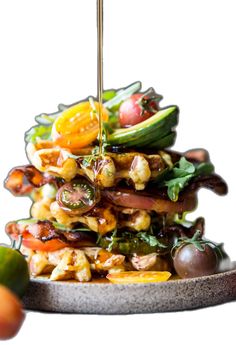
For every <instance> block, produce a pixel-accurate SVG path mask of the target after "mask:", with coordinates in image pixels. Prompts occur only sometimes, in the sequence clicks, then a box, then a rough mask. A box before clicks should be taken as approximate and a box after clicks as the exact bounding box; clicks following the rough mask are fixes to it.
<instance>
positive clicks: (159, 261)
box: [5, 82, 229, 283]
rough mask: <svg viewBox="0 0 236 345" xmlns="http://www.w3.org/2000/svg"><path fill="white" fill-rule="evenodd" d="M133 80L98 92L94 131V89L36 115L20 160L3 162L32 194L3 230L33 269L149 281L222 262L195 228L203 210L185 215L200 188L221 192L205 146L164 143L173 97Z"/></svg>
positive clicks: (170, 128) (55, 276) (17, 185)
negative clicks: (22, 213)
mask: <svg viewBox="0 0 236 345" xmlns="http://www.w3.org/2000/svg"><path fill="white" fill-rule="evenodd" d="M141 87H142V86H141V83H140V82H136V83H134V84H132V85H130V86H128V87H126V88H122V89H119V90H107V91H105V92H104V94H103V105H102V109H100V110H101V114H102V119H103V124H102V137H100V138H99V120H98V110H99V107H100V105H99V104H98V102H97V101H96V100H95V99H94V98H93V97H89V98H88V99H86V100H83V101H80V102H77V103H75V104H73V105H70V106H65V105H63V104H60V105H59V106H58V111H57V112H55V113H53V114H45V113H43V114H40V115H38V116H36V118H35V120H36V122H37V125H36V126H34V127H32V128H31V129H30V130H29V131H27V132H26V135H25V140H26V153H27V157H28V160H29V164H28V165H25V166H19V167H16V168H14V169H12V170H11V171H10V173H9V175H8V177H7V179H6V181H5V186H6V188H7V189H8V190H9V191H10V192H11V193H12V194H13V195H15V196H28V197H30V198H31V200H32V207H31V210H30V218H27V219H21V220H17V221H14V222H10V223H8V224H7V226H6V232H7V234H8V235H9V236H10V238H11V239H13V240H19V239H20V240H22V245H21V252H22V253H23V254H24V255H26V257H27V260H28V263H29V268H30V272H31V274H32V275H33V276H40V275H43V274H47V275H49V277H50V279H51V280H55V281H56V280H67V279H75V280H78V281H80V282H87V281H90V280H91V279H92V278H98V277H106V278H107V279H108V280H110V281H111V282H113V283H130V282H131V283H137V282H158V281H165V280H168V279H169V278H170V277H171V275H178V277H180V278H191V277H199V276H203V275H210V274H214V273H216V272H219V271H220V270H222V269H224V267H226V265H225V263H226V262H229V259H228V257H227V254H226V253H225V251H224V250H223V248H222V245H217V244H216V243H214V242H212V241H210V240H208V239H206V238H205V237H204V219H203V218H198V219H196V220H195V221H194V222H190V221H189V220H187V219H186V215H187V214H188V213H189V212H191V211H193V210H195V208H196V206H197V191H198V190H199V188H201V187H203V188H208V189H211V190H212V191H214V192H215V193H216V194H218V195H225V194H226V193H227V185H226V183H225V182H224V180H223V179H222V178H221V177H220V176H218V175H217V174H215V172H214V166H213V165H212V163H211V162H210V160H209V155H208V153H207V151H206V150H204V149H193V150H189V151H186V152H184V153H182V152H176V151H173V150H170V147H171V146H172V145H173V144H174V141H175V137H176V131H175V128H176V126H177V124H178V113H179V110H178V107H177V106H169V107H164V108H162V107H161V106H160V101H161V100H162V97H161V96H160V95H158V94H157V93H156V92H155V90H154V89H153V88H150V89H148V90H147V91H146V92H143V91H141ZM99 142H100V143H101V142H102V146H100V147H99Z"/></svg>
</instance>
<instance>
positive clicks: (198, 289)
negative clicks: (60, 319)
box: [24, 269, 236, 314]
mask: <svg viewBox="0 0 236 345" xmlns="http://www.w3.org/2000/svg"><path fill="white" fill-rule="evenodd" d="M233 300H236V269H233V270H231V271H228V272H224V273H219V274H215V275H212V276H207V277H201V278H192V279H180V280H171V281H168V282H164V283H149V284H142V283H140V284H122V285H116V284H112V283H105V282H104V281H103V282H102V281H101V282H100V281H97V282H91V283H78V282H73V281H71V282H70V281H68V282H52V281H50V280H49V279H47V278H46V277H41V278H35V279H32V280H31V283H30V285H29V288H28V290H27V293H26V295H25V297H24V304H25V307H26V309H31V310H40V311H49V312H61V313H78V314H132V313H155V312H168V311H177V310H188V309H195V308H203V307H207V306H211V305H216V304H221V303H225V302H229V301H233Z"/></svg>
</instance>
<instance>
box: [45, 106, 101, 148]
mask: <svg viewBox="0 0 236 345" xmlns="http://www.w3.org/2000/svg"><path fill="white" fill-rule="evenodd" d="M94 106H95V109H96V110H95V109H93V108H92V105H91V103H90V102H81V103H78V104H76V105H74V106H72V107H70V108H68V109H66V110H65V111H63V113H62V114H61V115H60V116H59V117H58V118H57V119H56V121H55V122H54V124H53V128H52V138H53V141H54V142H55V144H57V145H59V146H61V147H64V148H69V149H79V148H83V147H86V146H88V145H90V144H91V143H92V142H93V141H94V140H95V139H96V138H97V136H98V131H99V123H98V116H97V113H98V110H99V103H98V102H94ZM102 119H103V121H107V120H108V112H107V110H106V109H105V108H104V107H102Z"/></svg>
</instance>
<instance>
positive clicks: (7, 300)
mask: <svg viewBox="0 0 236 345" xmlns="http://www.w3.org/2000/svg"><path fill="white" fill-rule="evenodd" d="M0 305H1V308H0V340H7V339H10V338H12V337H14V336H15V335H16V334H17V333H18V331H19V329H20V327H21V325H22V323H23V321H24V318H25V314H24V312H23V310H22V304H21V302H20V300H19V299H18V298H17V297H16V295H14V294H13V293H12V292H11V291H10V290H8V289H7V288H6V287H4V286H2V285H0Z"/></svg>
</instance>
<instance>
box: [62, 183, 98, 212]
mask: <svg viewBox="0 0 236 345" xmlns="http://www.w3.org/2000/svg"><path fill="white" fill-rule="evenodd" d="M96 201H97V198H96V189H95V187H94V186H93V185H92V184H91V183H90V182H89V181H88V180H87V179H85V178H82V177H81V178H78V179H76V180H73V181H71V182H68V183H66V184H64V185H63V186H62V187H61V188H60V189H59V190H58V192H57V202H58V203H59V205H60V207H61V208H62V209H63V210H64V211H66V212H69V213H72V212H73V213H74V214H83V213H85V212H88V211H89V210H91V209H92V208H93V207H94V205H95V204H96Z"/></svg>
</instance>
